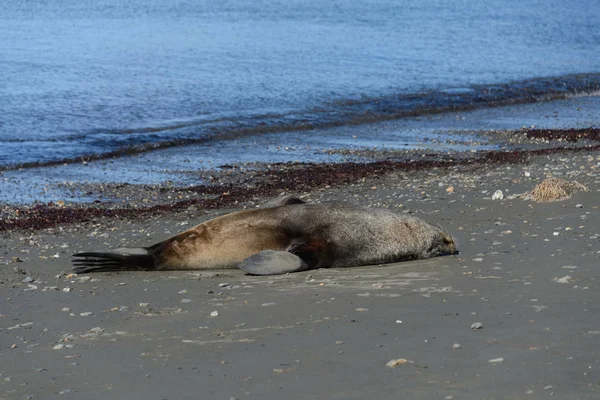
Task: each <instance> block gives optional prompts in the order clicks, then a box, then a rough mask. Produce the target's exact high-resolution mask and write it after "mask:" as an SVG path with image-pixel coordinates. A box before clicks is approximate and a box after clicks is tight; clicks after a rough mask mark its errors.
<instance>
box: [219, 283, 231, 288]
mask: <svg viewBox="0 0 600 400" xmlns="http://www.w3.org/2000/svg"><path fill="white" fill-rule="evenodd" d="M227 286H229V283H226V282H223V283H219V287H221V288H223V287H227Z"/></svg>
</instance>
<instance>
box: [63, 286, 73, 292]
mask: <svg viewBox="0 0 600 400" xmlns="http://www.w3.org/2000/svg"><path fill="white" fill-rule="evenodd" d="M71 290H73V289H72V288H70V287H66V288H63V290H62V291H63V292H65V293H69V292H70V291H71Z"/></svg>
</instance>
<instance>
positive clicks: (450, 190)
mask: <svg viewBox="0 0 600 400" xmlns="http://www.w3.org/2000/svg"><path fill="white" fill-rule="evenodd" d="M446 193H454V186H449V187H448V188H447V189H446Z"/></svg>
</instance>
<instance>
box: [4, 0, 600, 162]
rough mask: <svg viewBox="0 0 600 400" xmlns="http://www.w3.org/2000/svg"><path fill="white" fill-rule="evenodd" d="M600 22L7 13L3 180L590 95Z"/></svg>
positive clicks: (110, 1) (141, 5)
mask: <svg viewBox="0 0 600 400" xmlns="http://www.w3.org/2000/svg"><path fill="white" fill-rule="evenodd" d="M598 15H600V3H598V2H597V1H595V0H581V1H576V2H563V1H558V0H552V1H541V0H538V1H504V0H491V1H487V2H467V1H459V0H454V1H435V0H420V1H403V2H392V1H381V0H370V1H344V2H342V1H332V2H316V1H312V2H307V1H300V0H297V1H294V0H286V1H281V0H280V1H277V0H266V1H262V2H248V1H242V0H231V1H221V2H213V1H195V2H186V1H176V0H144V1H142V0H129V1H126V2H124V1H117V0H95V1H85V0H80V1H77V2H59V1H56V0H54V1H53V0H49V1H42V0H28V1H27V0H21V1H6V2H2V3H0V82H1V83H0V167H7V166H11V165H13V166H14V165H17V164H22V163H32V162H52V161H57V160H63V159H70V158H74V157H77V156H81V155H87V154H96V153H103V152H110V151H114V150H115V149H117V148H122V147H128V146H137V145H140V144H144V143H146V144H148V143H150V144H152V143H159V142H172V141H177V140H181V139H188V140H192V141H194V140H198V139H199V138H203V137H205V136H206V135H209V134H211V135H213V141H218V140H219V136H220V135H223V134H232V133H234V134H236V135H238V136H245V135H247V134H251V133H252V134H256V133H262V132H280V131H283V130H286V129H290V128H294V129H297V128H299V127H323V126H329V125H344V124H345V123H347V122H357V121H360V120H361V119H365V120H373V119H375V120H376V119H379V118H390V117H394V116H399V115H400V116H401V115H404V114H410V113H413V112H418V113H422V112H424V113H427V112H430V111H433V110H436V109H448V108H461V107H470V106H478V105H482V104H487V103H490V102H491V103H494V102H502V101H513V100H515V101H531V100H533V99H535V98H540V97H542V98H543V97H544V96H545V95H549V96H551V97H552V96H556V95H560V94H561V93H568V92H575V91H587V90H593V89H594V88H596V89H597V88H598V87H600V85H599V82H600V75H598V74H596V73H597V72H600V57H598V54H600V24H598V23H597V16H598ZM576 73H586V74H588V75H584V76H579V77H565V76H566V75H568V74H576ZM549 76H553V77H559V78H557V79H548V80H540V81H533V82H532V81H528V80H529V79H531V78H537V77H549ZM514 81H516V82H514ZM511 82H512V83H511ZM474 85H475V86H474ZM477 85H479V86H477ZM253 152H254V153H257V154H258V153H260V148H256V149H254V150H252V149H251V150H249V154H252V153H253Z"/></svg>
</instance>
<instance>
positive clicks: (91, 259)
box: [73, 247, 156, 274]
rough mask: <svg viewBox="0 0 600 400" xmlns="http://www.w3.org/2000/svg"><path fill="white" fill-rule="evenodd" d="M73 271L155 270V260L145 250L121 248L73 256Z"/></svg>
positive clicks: (81, 272) (79, 272)
mask: <svg viewBox="0 0 600 400" xmlns="http://www.w3.org/2000/svg"><path fill="white" fill-rule="evenodd" d="M73 257H74V259H73V271H75V273H77V274H84V273H88V272H104V271H127V270H140V271H151V270H155V269H156V259H155V258H154V256H153V254H152V253H151V252H150V251H148V249H146V248H142V247H139V248H121V249H114V250H107V251H91V252H85V253H77V254H73Z"/></svg>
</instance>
